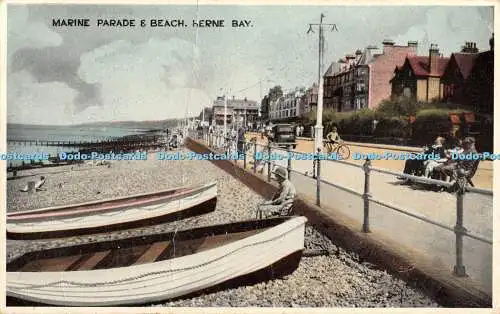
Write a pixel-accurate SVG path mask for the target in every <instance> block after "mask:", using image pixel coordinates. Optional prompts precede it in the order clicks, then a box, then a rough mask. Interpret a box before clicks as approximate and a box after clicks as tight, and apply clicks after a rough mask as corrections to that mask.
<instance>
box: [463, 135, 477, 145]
mask: <svg viewBox="0 0 500 314" xmlns="http://www.w3.org/2000/svg"><path fill="white" fill-rule="evenodd" d="M474 142H475V140H474V138H473V137H466V138H465V139H464V141H463V143H464V144H474Z"/></svg>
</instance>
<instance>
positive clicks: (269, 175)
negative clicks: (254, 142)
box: [266, 140, 271, 182]
mask: <svg viewBox="0 0 500 314" xmlns="http://www.w3.org/2000/svg"><path fill="white" fill-rule="evenodd" d="M266 162H267V182H271V142H269V140H268V141H267V159H266Z"/></svg>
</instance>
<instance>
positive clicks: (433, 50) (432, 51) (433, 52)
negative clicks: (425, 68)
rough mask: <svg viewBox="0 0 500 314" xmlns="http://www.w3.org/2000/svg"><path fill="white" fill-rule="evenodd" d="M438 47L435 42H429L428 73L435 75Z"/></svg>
mask: <svg viewBox="0 0 500 314" xmlns="http://www.w3.org/2000/svg"><path fill="white" fill-rule="evenodd" d="M438 62H439V48H438V46H437V45H436V44H431V47H430V48H429V74H430V75H435V74H437V72H438Z"/></svg>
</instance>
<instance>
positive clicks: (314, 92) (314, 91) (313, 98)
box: [299, 83, 318, 116]
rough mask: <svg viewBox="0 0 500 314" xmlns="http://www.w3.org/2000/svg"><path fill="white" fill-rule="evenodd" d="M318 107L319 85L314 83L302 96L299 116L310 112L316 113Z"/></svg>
mask: <svg viewBox="0 0 500 314" xmlns="http://www.w3.org/2000/svg"><path fill="white" fill-rule="evenodd" d="M317 106H318V84H316V83H314V84H313V86H312V87H310V88H308V89H307V90H306V91H305V92H304V94H303V95H302V98H301V101H300V106H299V116H303V115H307V114H309V112H311V111H314V112H316V108H317Z"/></svg>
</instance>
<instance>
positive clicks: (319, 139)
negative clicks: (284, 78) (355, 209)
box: [307, 13, 337, 153]
mask: <svg viewBox="0 0 500 314" xmlns="http://www.w3.org/2000/svg"><path fill="white" fill-rule="evenodd" d="M324 17H325V15H324V14H323V13H321V17H320V20H319V24H315V23H312V24H309V30H308V31H307V33H308V34H309V33H310V32H313V33H314V30H313V26H318V28H319V47H318V58H319V60H318V103H317V109H316V125H315V126H314V152H315V153H316V152H318V149H323V55H324V48H325V37H324V35H323V27H324V26H331V31H334V30H337V26H336V25H335V24H327V23H323V18H324Z"/></svg>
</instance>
